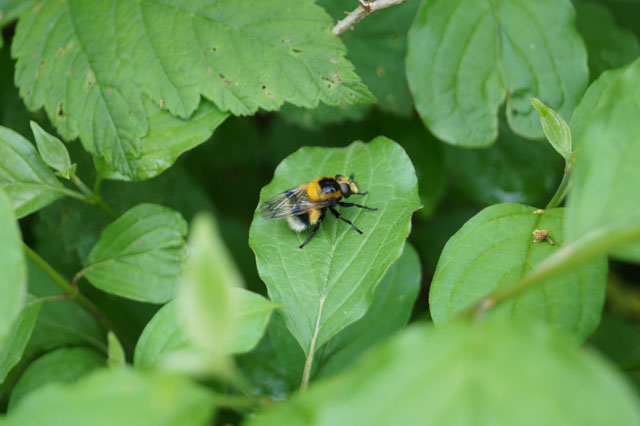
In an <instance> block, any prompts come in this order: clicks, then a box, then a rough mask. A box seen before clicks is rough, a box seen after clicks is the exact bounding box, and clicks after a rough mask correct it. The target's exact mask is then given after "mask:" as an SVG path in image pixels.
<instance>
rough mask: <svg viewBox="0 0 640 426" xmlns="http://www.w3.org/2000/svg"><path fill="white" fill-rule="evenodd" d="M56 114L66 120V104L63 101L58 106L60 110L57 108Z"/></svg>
mask: <svg viewBox="0 0 640 426" xmlns="http://www.w3.org/2000/svg"><path fill="white" fill-rule="evenodd" d="M56 114H57V115H58V117H60V118H64V102H62V101H61V102H60V103H59V104H58V108H56Z"/></svg>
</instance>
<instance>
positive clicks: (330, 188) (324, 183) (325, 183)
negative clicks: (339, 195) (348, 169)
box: [318, 178, 340, 194]
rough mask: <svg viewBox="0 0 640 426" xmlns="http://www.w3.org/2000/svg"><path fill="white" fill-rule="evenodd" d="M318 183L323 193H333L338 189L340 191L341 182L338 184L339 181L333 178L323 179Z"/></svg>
mask: <svg viewBox="0 0 640 426" xmlns="http://www.w3.org/2000/svg"><path fill="white" fill-rule="evenodd" d="M318 185H320V188H322V193H323V194H331V193H334V192H336V191H340V184H338V182H336V180H335V179H333V178H325V179H322V180H320V181H319V182H318Z"/></svg>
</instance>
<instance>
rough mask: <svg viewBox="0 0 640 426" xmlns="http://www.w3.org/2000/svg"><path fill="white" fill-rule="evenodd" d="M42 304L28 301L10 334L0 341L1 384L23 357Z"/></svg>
mask: <svg viewBox="0 0 640 426" xmlns="http://www.w3.org/2000/svg"><path fill="white" fill-rule="evenodd" d="M41 305H42V303H41V302H37V301H32V302H30V303H27V304H26V305H25V306H24V308H22V311H21V312H20V315H19V316H18V318H17V319H16V320H15V321H14V322H13V323H12V324H11V330H10V332H9V335H8V336H7V337H5V339H3V341H2V342H0V384H1V383H2V382H3V381H4V379H5V378H6V377H7V374H8V373H9V371H10V370H11V368H12V367H13V366H14V365H16V364H17V363H18V361H20V359H21V358H22V352H23V351H24V348H25V346H27V343H28V342H29V337H31V332H32V330H33V326H34V325H35V323H36V318H37V317H38V311H40V306H41Z"/></svg>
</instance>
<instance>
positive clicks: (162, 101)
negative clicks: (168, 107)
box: [159, 99, 164, 108]
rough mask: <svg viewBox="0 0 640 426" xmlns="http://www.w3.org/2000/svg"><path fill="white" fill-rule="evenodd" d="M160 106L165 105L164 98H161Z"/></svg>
mask: <svg viewBox="0 0 640 426" xmlns="http://www.w3.org/2000/svg"><path fill="white" fill-rule="evenodd" d="M159 103H160V108H162V107H163V106H164V99H160V102H159Z"/></svg>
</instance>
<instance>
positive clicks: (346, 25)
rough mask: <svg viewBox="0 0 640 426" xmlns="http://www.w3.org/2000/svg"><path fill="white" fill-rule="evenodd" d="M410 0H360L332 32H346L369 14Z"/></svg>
mask: <svg viewBox="0 0 640 426" xmlns="http://www.w3.org/2000/svg"><path fill="white" fill-rule="evenodd" d="M406 1H408V0H369V1H366V0H360V4H359V5H358V7H356V8H355V9H354V10H353V11H352V12H350V13H349V14H347V17H346V18H344V19H342V20H340V21H338V23H337V24H336V25H335V26H334V27H333V29H332V30H331V32H332V33H333V34H334V35H336V36H339V35H340V34H342V33H344V32H345V31H347V30H348V29H353V27H354V26H355V25H356V24H357V23H358V22H360V21H362V20H363V19H364V18H366V17H367V16H369V15H371V14H372V13H373V12H375V11H377V10H380V9H386V8H387V7H390V6H394V5H396V4H400V3H404V2H406Z"/></svg>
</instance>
